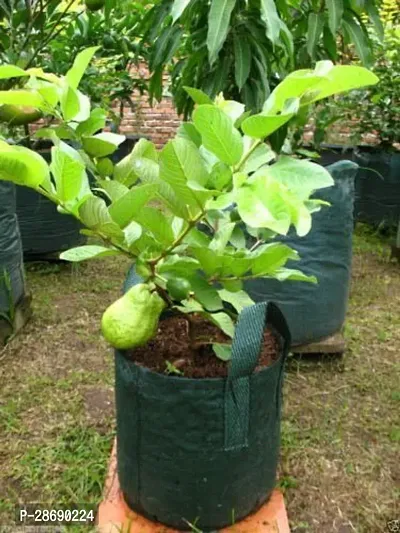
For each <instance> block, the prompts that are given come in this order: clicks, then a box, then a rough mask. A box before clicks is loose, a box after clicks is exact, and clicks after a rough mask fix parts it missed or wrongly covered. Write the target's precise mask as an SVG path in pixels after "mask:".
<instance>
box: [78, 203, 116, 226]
mask: <svg viewBox="0 0 400 533" xmlns="http://www.w3.org/2000/svg"><path fill="white" fill-rule="evenodd" d="M79 216H80V218H81V220H82V222H83V223H84V224H85V226H87V227H88V228H91V229H96V228H98V227H100V226H103V225H104V224H108V223H112V219H111V216H110V214H109V212H108V209H107V204H106V203H105V201H104V200H103V199H102V198H99V197H98V196H94V195H92V196H90V197H89V198H88V199H87V200H86V201H85V202H84V203H83V204H82V205H81V207H80V208H79Z"/></svg>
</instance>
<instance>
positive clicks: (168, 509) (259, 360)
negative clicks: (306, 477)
mask: <svg viewBox="0 0 400 533" xmlns="http://www.w3.org/2000/svg"><path fill="white" fill-rule="evenodd" d="M197 320H198V322H197V324H196V326H195V328H194V329H195V330H196V329H197V334H196V337H197V338H196V339H195V341H196V342H198V341H199V340H200V341H201V340H202V339H203V340H204V339H205V336H209V338H208V340H209V341H210V340H216V341H219V342H224V341H226V338H225V337H224V335H223V334H221V333H220V332H219V331H217V330H216V329H215V328H214V327H213V326H212V325H208V324H206V323H204V322H203V321H201V319H197ZM167 336H168V337H167ZM192 342H193V341H192ZM288 349H289V331H288V329H287V326H286V322H285V320H284V318H283V316H282V314H281V313H280V311H279V309H278V308H277V307H276V306H275V305H273V304H267V303H261V304H257V305H254V306H251V307H248V308H246V309H244V310H243V311H242V313H241V315H240V317H239V321H238V323H237V326H236V330H235V337H234V340H233V344H232V359H231V361H230V363H224V362H222V361H219V360H217V359H216V356H215V355H213V354H212V352H211V347H206V346H204V347H202V348H200V349H199V351H198V353H197V354H194V353H193V350H192V348H191V345H190V342H189V338H188V333H187V328H186V320H185V319H181V318H177V317H167V318H165V319H164V320H162V321H161V322H160V329H159V332H158V335H157V337H156V338H155V339H154V340H153V341H152V342H151V343H149V344H148V345H147V346H146V347H143V348H140V349H138V350H135V351H132V352H129V353H122V352H116V359H115V369H116V410H117V460H118V476H119V481H120V485H121V489H122V492H123V494H124V497H125V500H126V502H127V504H128V505H129V506H130V507H131V508H132V509H133V510H135V511H137V512H138V513H140V514H142V515H143V516H145V517H147V518H149V519H151V520H153V521H159V522H161V523H163V524H165V525H168V526H170V527H173V528H176V529H181V530H188V529H190V527H189V525H188V523H192V524H193V523H195V524H196V527H198V528H199V529H200V530H202V531H213V530H216V529H221V528H222V527H225V526H228V525H231V524H232V523H234V522H237V521H239V520H241V519H243V518H244V517H245V516H247V515H248V514H250V513H251V512H253V511H256V510H257V509H258V508H259V507H261V505H263V503H264V502H265V501H266V500H267V499H268V498H269V496H270V494H271V493H272V490H273V489H274V487H275V481H276V470H277V464H278V457H279V446H280V412H281V399H282V398H281V397H282V381H283V368H284V361H285V357H286V355H287V352H288ZM167 358H168V359H167ZM166 360H168V361H169V362H170V363H173V364H175V366H176V367H178V368H179V370H180V371H182V372H183V373H184V375H183V376H182V375H169V376H168V375H166V374H165V373H164V371H165V370H166ZM149 367H150V368H149ZM191 376H193V377H191ZM200 376H202V377H200ZM213 376H215V377H213Z"/></svg>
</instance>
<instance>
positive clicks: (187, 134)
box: [176, 122, 201, 148]
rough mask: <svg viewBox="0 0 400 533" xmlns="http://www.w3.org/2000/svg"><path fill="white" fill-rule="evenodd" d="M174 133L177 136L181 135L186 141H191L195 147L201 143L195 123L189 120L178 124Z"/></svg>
mask: <svg viewBox="0 0 400 533" xmlns="http://www.w3.org/2000/svg"><path fill="white" fill-rule="evenodd" d="M176 134H177V136H178V137H183V138H184V139H187V140H188V141H192V142H193V143H194V144H195V145H196V146H197V148H199V147H200V145H201V135H200V133H199V132H198V131H197V130H196V127H195V125H194V124H192V123H191V122H183V123H182V124H181V125H180V126H179V128H178V130H177V133H176Z"/></svg>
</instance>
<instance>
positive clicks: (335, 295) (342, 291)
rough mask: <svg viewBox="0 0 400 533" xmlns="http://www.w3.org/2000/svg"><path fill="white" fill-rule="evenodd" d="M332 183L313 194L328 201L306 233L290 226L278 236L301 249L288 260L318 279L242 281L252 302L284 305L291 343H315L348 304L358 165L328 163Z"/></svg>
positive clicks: (342, 316)
mask: <svg viewBox="0 0 400 533" xmlns="http://www.w3.org/2000/svg"><path fill="white" fill-rule="evenodd" d="M327 170H329V172H330V173H331V174H332V177H333V179H334V180H335V185H334V186H333V187H329V188H327V189H321V190H320V191H318V193H317V195H316V196H317V197H318V198H321V199H323V200H326V201H328V202H330V203H331V207H325V208H323V209H322V210H321V211H320V212H318V213H315V214H314V215H313V225H312V229H311V231H310V233H308V235H306V236H305V237H298V236H297V234H296V232H295V231H290V232H289V234H288V235H287V237H282V238H280V240H281V241H282V242H284V243H285V244H287V245H288V246H291V247H292V248H294V249H295V250H297V251H298V252H299V255H300V258H301V259H300V261H293V262H289V263H288V266H290V267H292V268H297V269H299V270H301V271H303V272H304V273H305V274H308V275H314V276H316V277H317V279H318V284H317V285H315V284H312V283H300V282H298V281H284V282H279V281H277V280H273V279H270V280H269V279H258V280H256V279H255V280H250V281H247V282H245V290H246V291H247V292H248V293H249V295H250V296H251V297H252V298H253V300H254V301H257V302H260V301H274V302H276V303H277V304H278V305H279V307H280V309H281V310H282V312H283V314H284V316H285V318H286V320H287V323H288V326H289V330H290V333H291V336H292V344H293V345H300V344H304V343H308V342H313V341H316V340H319V339H322V338H323V337H326V336H328V335H331V334H333V333H335V332H337V331H339V330H340V328H341V327H342V325H343V323H344V320H345V316H346V309H347V301H348V293H349V284H350V275H351V256H352V233H353V201H354V178H355V175H356V172H357V165H356V164H355V163H353V162H351V161H340V162H338V163H335V164H334V165H331V166H329V167H327Z"/></svg>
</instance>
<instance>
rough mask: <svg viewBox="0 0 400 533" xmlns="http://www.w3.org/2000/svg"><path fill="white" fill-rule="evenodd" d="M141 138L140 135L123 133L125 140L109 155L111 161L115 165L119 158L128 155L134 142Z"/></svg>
mask: <svg viewBox="0 0 400 533" xmlns="http://www.w3.org/2000/svg"><path fill="white" fill-rule="evenodd" d="M140 139H142V137H141V136H140V135H125V140H124V142H123V143H121V144H120V145H119V146H118V148H117V150H116V151H115V152H114V153H113V154H112V155H111V159H112V162H113V163H114V165H116V164H117V163H118V162H119V161H121V159H123V158H124V157H126V156H127V155H129V154H130V153H131V152H132V150H133V148H134V147H135V144H136V143H137V142H138V141H139V140H140Z"/></svg>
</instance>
